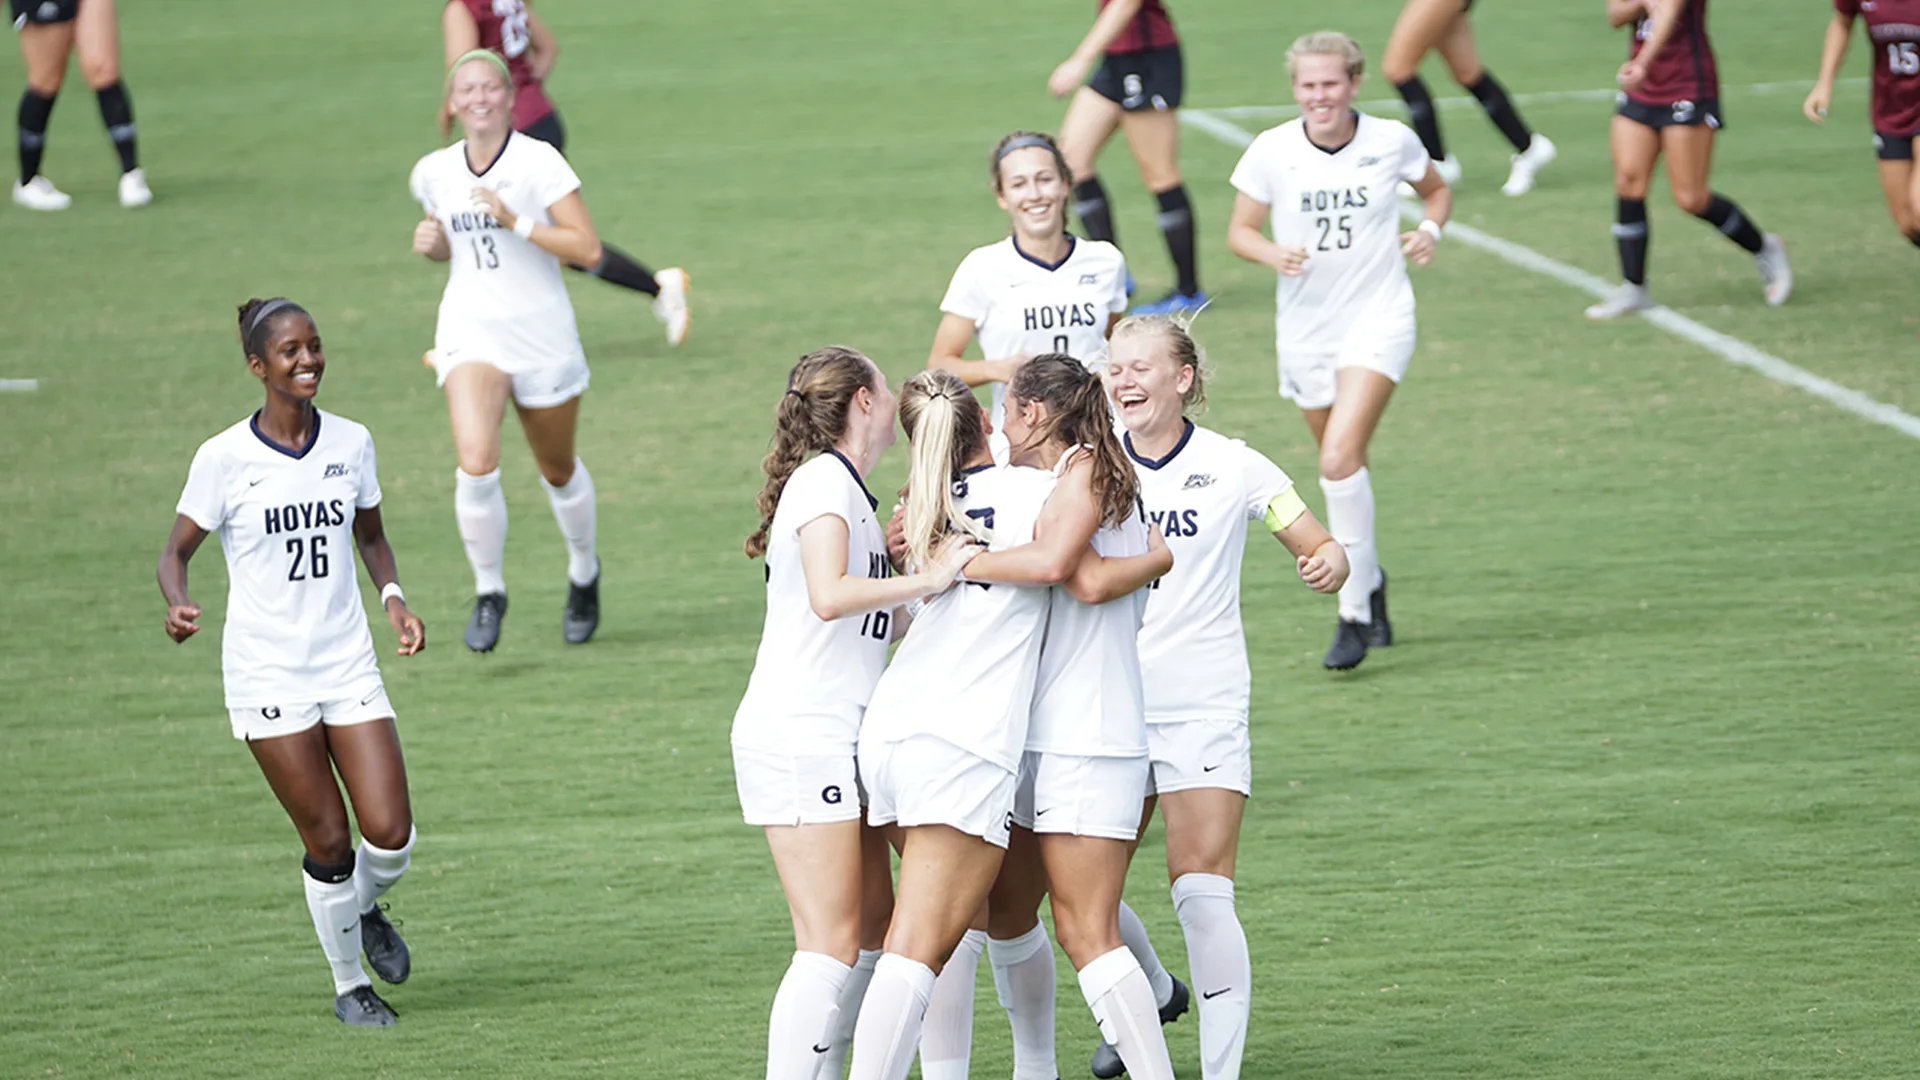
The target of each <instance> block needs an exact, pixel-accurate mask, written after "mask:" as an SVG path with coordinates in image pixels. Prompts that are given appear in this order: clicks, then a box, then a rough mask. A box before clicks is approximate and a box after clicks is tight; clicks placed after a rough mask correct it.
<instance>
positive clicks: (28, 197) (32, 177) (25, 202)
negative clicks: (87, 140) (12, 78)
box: [13, 22, 73, 210]
mask: <svg viewBox="0 0 1920 1080" xmlns="http://www.w3.org/2000/svg"><path fill="white" fill-rule="evenodd" d="M19 38H20V58H21V59H22V60H24V61H25V62H26V69H27V87H26V90H25V92H24V93H23V94H22V95H21V97H20V111H19V129H18V138H19V146H20V176H19V178H18V179H17V180H15V181H14V185H13V201H14V202H15V203H17V204H18V205H20V206H24V207H26V208H27V209H29V210H65V209H66V208H67V207H69V206H71V205H73V199H72V198H71V197H69V196H68V195H67V194H66V192H63V191H61V190H60V189H59V188H56V187H54V186H53V181H51V180H49V179H47V178H46V177H44V176H42V175H40V159H41V156H42V155H43V154H44V152H45V149H46V145H47V121H48V119H49V118H50V117H51V116H52V115H53V102H54V99H55V98H56V97H58V96H59V94H60V84H61V83H62V82H63V81H64V80H65V78H66V73H67V55H68V53H70V52H71V51H72V50H73V23H70V22H65V23H33V22H30V23H26V24H24V25H22V26H21V27H20V30H19Z"/></svg>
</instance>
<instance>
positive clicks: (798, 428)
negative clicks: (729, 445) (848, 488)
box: [747, 345, 880, 559]
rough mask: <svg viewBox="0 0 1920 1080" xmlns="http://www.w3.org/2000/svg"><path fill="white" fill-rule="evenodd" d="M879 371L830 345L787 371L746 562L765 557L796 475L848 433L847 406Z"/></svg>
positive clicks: (763, 466) (763, 465)
mask: <svg viewBox="0 0 1920 1080" xmlns="http://www.w3.org/2000/svg"><path fill="white" fill-rule="evenodd" d="M879 378H880V369H879V368H876V367H874V366H873V361H871V360H869V359H867V358H866V356H865V355H864V354H862V353H861V352H860V351H859V350H857V349H849V348H847V347H845V346H843V345H829V346H827V347H826V348H824V349H816V350H815V351H813V352H810V353H808V354H807V355H805V356H803V357H801V358H800V362H799V363H797V364H795V365H793V370H792V371H789V372H787V392H786V393H785V394H782V395H781V396H780V403H779V404H778V405H775V406H774V408H773V447H772V449H770V450H768V451H767V456H766V457H765V458H764V459H762V460H761V462H760V471H762V472H764V473H766V474H767V482H766V486H764V487H762V488H761V489H760V498H759V500H758V503H759V508H760V527H759V528H758V529H755V530H754V532H753V535H752V536H749V537H747V558H749V559H757V558H759V557H760V556H762V555H765V554H766V553H767V530H768V529H770V528H772V527H773V512H774V511H775V510H777V509H778V508H779V506H780V492H781V491H783V490H784V489H785V488H786V486H787V478H788V477H790V476H792V475H793V470H795V469H797V468H799V467H800V466H801V465H802V464H803V463H805V461H806V460H807V455H808V454H810V453H813V452H816V451H822V450H831V449H832V448H833V444H834V443H836V442H839V441H840V437H841V436H843V435H845V434H846V433H847V406H848V405H849V404H851V403H852V401H853V395H854V394H856V393H858V392H859V391H860V390H862V389H866V390H870V391H871V390H874V389H875V388H876V387H877V386H878V385H879Z"/></svg>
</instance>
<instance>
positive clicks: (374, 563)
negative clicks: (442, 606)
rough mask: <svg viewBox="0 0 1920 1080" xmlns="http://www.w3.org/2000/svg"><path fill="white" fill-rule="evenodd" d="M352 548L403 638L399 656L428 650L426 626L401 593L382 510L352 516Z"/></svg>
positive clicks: (369, 509) (388, 615)
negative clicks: (355, 550) (358, 554)
mask: <svg viewBox="0 0 1920 1080" xmlns="http://www.w3.org/2000/svg"><path fill="white" fill-rule="evenodd" d="M353 545H354V547H356V548H358V549H359V550H360V561H361V563H362V564H364V565H365V566H366V568H367V576H368V577H369V578H372V579H373V583H374V585H375V586H377V587H378V588H379V590H380V606H381V607H382V608H385V609H386V612H387V621H388V622H390V623H392V624H393V633H394V636H395V637H397V638H399V639H400V650H399V651H400V655H401V656H412V655H413V654H414V653H417V652H419V651H420V650H421V649H424V648H426V647H427V626H426V624H425V623H423V622H421V621H420V616H418V615H415V614H414V613H413V612H412V611H410V610H408V608H407V598H406V597H405V596H404V595H402V594H401V592H400V570H399V567H398V566H397V565H395V562H394V558H393V545H391V544H389V543H387V527H386V524H385V523H384V522H382V521H381V520H380V508H379V507H378V506H369V507H366V508H364V509H359V510H355V511H354V514H353Z"/></svg>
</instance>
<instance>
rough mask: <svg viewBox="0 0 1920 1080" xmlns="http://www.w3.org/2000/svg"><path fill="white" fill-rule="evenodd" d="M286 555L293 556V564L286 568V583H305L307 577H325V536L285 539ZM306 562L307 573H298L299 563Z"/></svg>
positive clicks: (323, 534)
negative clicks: (303, 560)
mask: <svg viewBox="0 0 1920 1080" xmlns="http://www.w3.org/2000/svg"><path fill="white" fill-rule="evenodd" d="M287 554H289V555H291V556H293V564H292V565H291V566H289V567H287V580H288V581H305V580H307V578H309V577H313V578H323V577H326V576H327V535H326V534H325V533H321V534H319V535H318V536H310V537H308V538H307V539H306V540H301V539H300V538H299V537H297V536H292V537H288V538H287ZM303 558H304V559H305V560H306V564H307V572H306V573H304V574H303V573H301V572H300V562H301V560H302V559H303Z"/></svg>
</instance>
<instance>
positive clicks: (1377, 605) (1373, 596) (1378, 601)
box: [1367, 567, 1393, 649]
mask: <svg viewBox="0 0 1920 1080" xmlns="http://www.w3.org/2000/svg"><path fill="white" fill-rule="evenodd" d="M1367 608H1368V610H1369V611H1371V612H1372V613H1373V622H1372V624H1371V625H1369V626H1368V627H1367V647H1368V648H1370V649H1384V648H1386V647H1387V646H1389V645H1391V644H1393V623H1392V621H1391V620H1389V619H1388V618H1387V571H1386V568H1384V567H1382V568H1381V570H1380V587H1379V588H1377V589H1375V590H1373V591H1372V592H1370V593H1368V594H1367Z"/></svg>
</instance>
